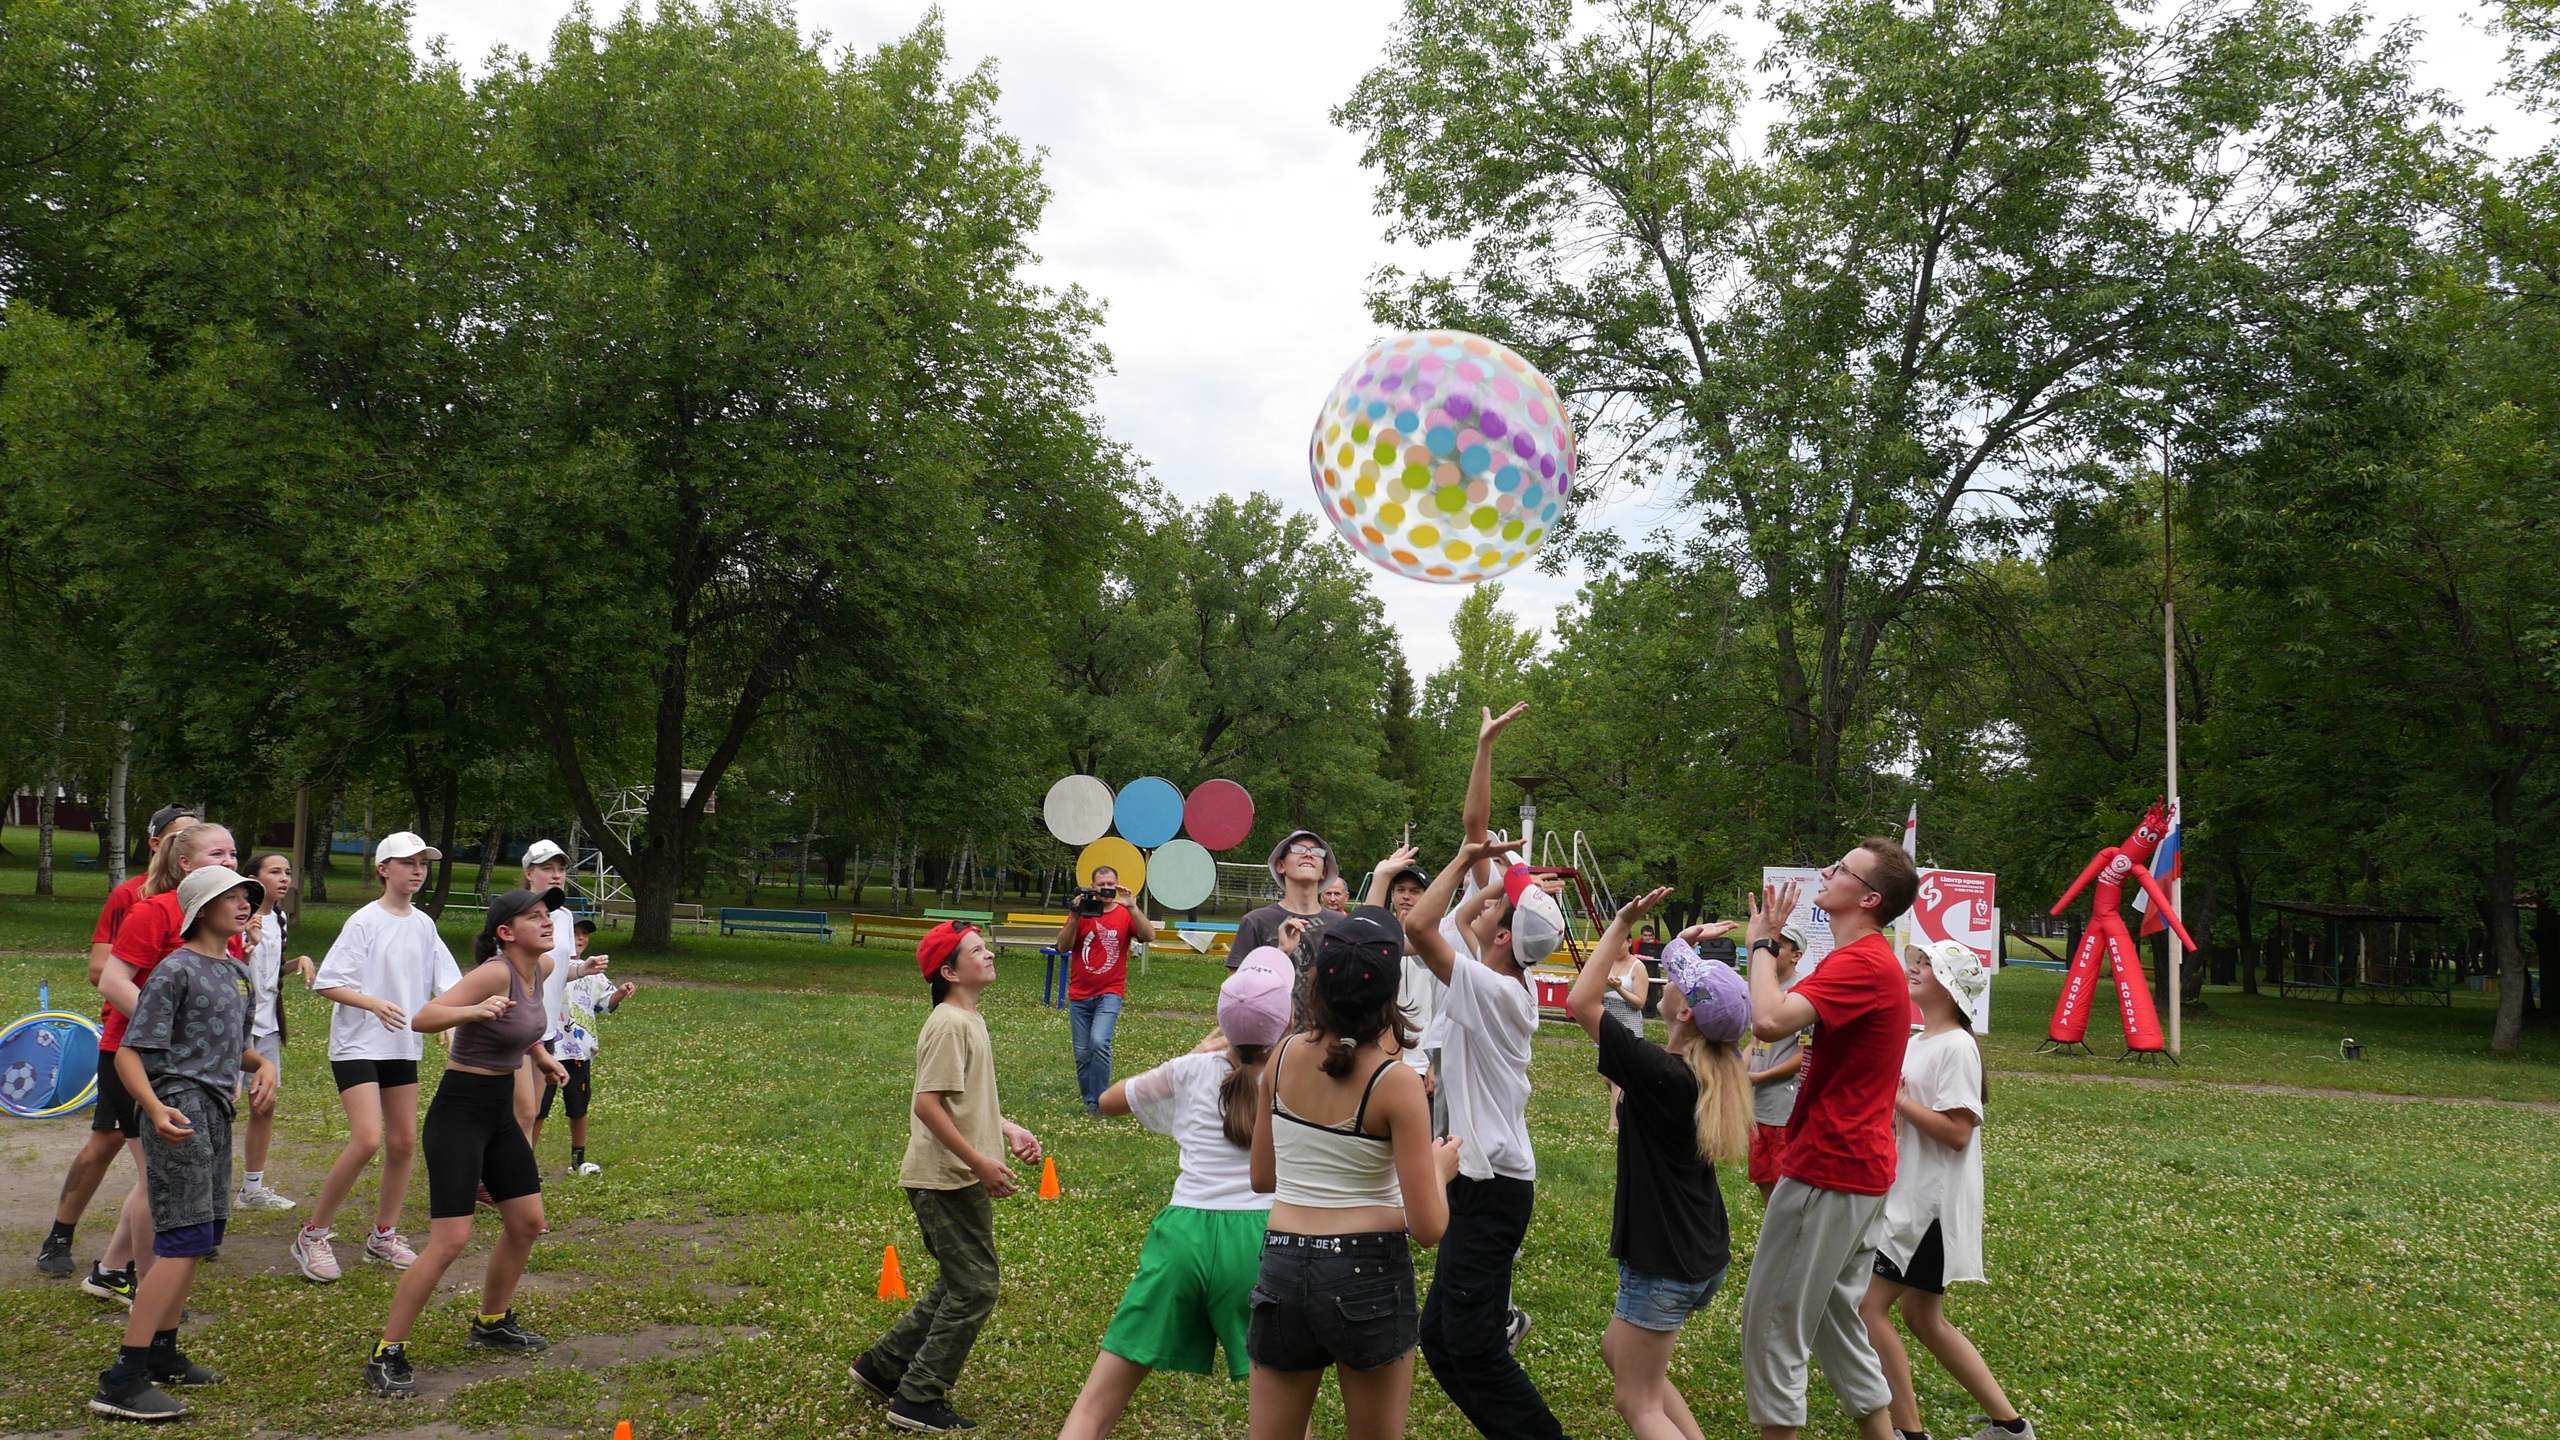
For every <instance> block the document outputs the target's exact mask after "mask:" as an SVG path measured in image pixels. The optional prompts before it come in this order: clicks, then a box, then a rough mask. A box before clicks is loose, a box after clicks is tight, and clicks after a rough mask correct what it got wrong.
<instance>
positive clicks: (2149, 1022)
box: [2045, 801, 2196, 1054]
mask: <svg viewBox="0 0 2560 1440" xmlns="http://www.w3.org/2000/svg"><path fill="white" fill-rule="evenodd" d="M2168 830H2169V819H2168V816H2167V814H2166V813H2164V812H2163V811H2162V809H2161V807H2160V804H2159V802H2157V801H2154V802H2153V803H2152V806H2151V808H2150V809H2149V810H2146V811H2144V812H2143V816H2142V820H2141V822H2140V823H2138V824H2136V825H2135V826H2134V827H2133V833H2132V834H2130V835H2128V836H2126V837H2125V839H2124V843H2123V844H2122V845H2110V846H2108V847H2107V848H2106V849H2104V850H2101V851H2099V852H2098V853H2097V854H2096V855H2095V856H2093V857H2091V859H2090V861H2089V868H2088V869H2086V870H2083V871H2081V872H2080V878H2079V879H2077V880H2074V881H2072V882H2071V888H2070V889H2068V890H2065V891H2064V892H2062V898H2061V899H2059V900H2056V901H2055V902H2053V913H2054V914H2056V915H2059V914H2061V913H2062V912H2063V909H2064V908H2065V907H2066V906H2068V905H2070V903H2071V902H2072V900H2073V899H2074V898H2075V897H2076V896H2078V895H2079V893H2080V888H2081V887H2082V886H2084V885H2086V884H2088V883H2089V882H2090V881H2091V880H2093V879H2094V880H2096V881H2097V882H2098V888H2097V890H2096V892H2095V893H2093V894H2092V895H2091V896H2090V897H2089V929H2088V932H2087V933H2086V934H2084V935H2082V936H2081V937H2080V948H2079V949H2078V950H2077V951H2075V952H2074V953H2073V954H2072V956H2071V974H2070V975H2069V976H2068V977H2067V978H2065V979H2064V981H2063V982H2062V998H2061V999H2060V1000H2058V1001H2056V1002H2054V1007H2053V1024H2052V1025H2051V1026H2050V1027H2048V1028H2047V1029H2046V1031H2045V1034H2046V1036H2047V1037H2048V1038H2049V1039H2050V1041H2051V1042H2052V1043H2053V1044H2057V1045H2078V1044H2081V1043H2083V1042H2084V1041H2085V1040H2086V1039H2087V1038H2088V1034H2089V1005H2090V1001H2091V1000H2092V999H2093V998H2095V995H2096V992H2097V989H2098V961H2099V960H2100V959H2101V958H2102V957H2103V958H2104V959H2106V960H2107V961H2108V962H2109V963H2110V964H2111V965H2112V966H2113V967H2114V971H2115V979H2116V1004H2117V1005H2118V1006H2119V1007H2121V1008H2122V1009H2123V1011H2124V1047H2125V1051H2126V1053H2128V1054H2132V1053H2136V1052H2142V1053H2157V1052H2160V1051H2164V1050H2166V1049H2168V1048H2169V1041H2168V1037H2167V1036H2165V1035H2163V1034H2161V1032H2160V1012H2159V1011H2158V1010H2157V1009H2155V1008H2153V1006H2152V1004H2151V986H2150V985H2149V984H2148V983H2146V982H2145V980H2144V979H2143V974H2142V952H2141V951H2140V950H2138V949H2136V948H2135V946H2134V942H2133V935H2132V932H2130V931H2128V930H2126V929H2125V925H2124V917H2123V916H2122V915H2119V914H2118V913H2116V912H2117V908H2118V907H2119V906H2120V905H2121V904H2122V903H2123V900H2124V884H2125V881H2126V880H2128V879H2130V880H2133V881H2135V882H2136V883H2138V884H2140V885H2141V886H2142V888H2143V890H2144V892H2145V893H2147V894H2149V895H2150V896H2151V903H2152V904H2154V905H2157V906H2159V907H2160V914H2161V917H2162V918H2163V919H2165V920H2167V921H2168V922H2169V928H2170V929H2172V930H2174V931H2176V932H2178V941H2179V943H2180V944H2183V945H2185V946H2186V947H2187V948H2188V949H2189V950H2193V949H2195V948H2196V942H2195V941H2193V940H2191V939H2189V938H2188V937H2187V927H2186V925H2185V924H2184V923H2182V922H2181V921H2180V920H2179V919H2178V912H2176V911H2175V910H2172V909H2170V908H2169V892H2168V891H2167V890H2165V889H2163V888H2162V887H2161V884H2160V882H2159V881H2158V880H2156V879H2154V878H2152V874H2151V855H2152V852H2153V851H2156V850H2158V849H2159V848H2160V842H2161V840H2162V839H2163V838H2164V837H2166V836H2167V834H2168Z"/></svg>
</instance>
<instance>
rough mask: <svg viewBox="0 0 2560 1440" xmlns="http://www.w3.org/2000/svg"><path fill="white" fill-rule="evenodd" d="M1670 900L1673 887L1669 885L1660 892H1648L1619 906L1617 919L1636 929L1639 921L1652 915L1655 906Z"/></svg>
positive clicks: (1629, 927)
mask: <svg viewBox="0 0 2560 1440" xmlns="http://www.w3.org/2000/svg"><path fill="white" fill-rule="evenodd" d="M1670 898H1671V887H1670V886H1668V885H1665V886H1663V887H1662V888H1661V889H1659V890H1651V891H1647V892H1646V893H1644V894H1642V895H1638V896H1636V897H1635V898H1634V899H1632V900H1629V901H1628V902H1627V903H1626V904H1624V905H1621V906H1619V907H1618V916H1617V918H1618V920H1619V922H1621V923H1623V924H1624V925H1625V926H1626V927H1627V928H1628V929H1630V930H1632V929H1634V928H1635V926H1636V922H1637V921H1639V920H1642V919H1643V918H1644V917H1646V916H1647V915H1650V914H1652V913H1653V908H1654V907H1655V906H1657V905H1659V904H1661V903H1662V902H1663V901H1665V900H1668V899H1670Z"/></svg>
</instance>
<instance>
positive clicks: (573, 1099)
mask: <svg viewBox="0 0 2560 1440" xmlns="http://www.w3.org/2000/svg"><path fill="white" fill-rule="evenodd" d="M588 1063H589V1062H587V1061H585V1060H563V1061H561V1062H560V1068H561V1069H563V1070H566V1071H568V1072H569V1084H568V1087H567V1091H566V1094H565V1096H564V1097H563V1103H562V1105H561V1107H560V1113H562V1114H564V1115H566V1116H568V1117H569V1118H570V1119H572V1120H584V1119H586V1118H587V1102H588V1101H589V1100H591V1099H593V1098H594V1096H595V1086H594V1082H592V1081H591V1080H589V1079H588V1077H587V1065H588ZM562 1094H563V1091H562V1087H560V1086H558V1085H545V1086H543V1087H542V1110H541V1113H539V1114H538V1115H536V1116H535V1117H534V1118H535V1119H537V1120H548V1119H550V1118H551V1097H553V1096H555V1095H562Z"/></svg>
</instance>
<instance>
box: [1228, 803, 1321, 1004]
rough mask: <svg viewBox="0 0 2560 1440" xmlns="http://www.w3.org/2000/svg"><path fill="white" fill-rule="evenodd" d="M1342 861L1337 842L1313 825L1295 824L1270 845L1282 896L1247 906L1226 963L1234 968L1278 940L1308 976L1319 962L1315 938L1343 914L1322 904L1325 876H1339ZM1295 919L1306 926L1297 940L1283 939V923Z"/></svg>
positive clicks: (1301, 973)
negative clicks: (1338, 859)
mask: <svg viewBox="0 0 2560 1440" xmlns="http://www.w3.org/2000/svg"><path fill="white" fill-rule="evenodd" d="M1341 875H1342V867H1341V865H1340V864H1339V863H1337V862H1336V861H1335V859H1334V857H1333V847H1332V846H1330V845H1327V844H1326V843H1324V837H1323V836H1321V835H1319V834H1317V833H1316V832H1314V831H1313V830H1292V831H1290V832H1289V833H1288V834H1287V835H1286V836H1284V837H1282V838H1281V841H1280V843H1279V844H1277V845H1274V846H1272V847H1271V876H1272V878H1273V879H1275V880H1278V881H1279V882H1280V898H1279V899H1278V900H1277V901H1275V902H1273V903H1272V904H1269V905H1265V906H1263V907H1262V908H1260V909H1258V910H1248V911H1246V912H1245V916H1244V918H1243V919H1241V920H1239V921H1237V922H1236V938H1235V942H1234V943H1233V944H1231V945H1229V946H1228V947H1227V968H1228V969H1230V970H1233V969H1234V968H1236V966H1238V965H1240V964H1242V963H1243V962H1244V957H1246V956H1247V955H1250V954H1252V953H1253V952H1254V951H1256V950H1258V949H1260V948H1262V947H1263V946H1265V945H1277V946H1279V948H1281V949H1283V950H1287V951H1290V952H1291V958H1292V959H1294V960H1295V961H1296V962H1297V966H1298V978H1300V979H1301V980H1303V979H1305V978H1306V974H1307V967H1309V966H1311V965H1313V964H1315V960H1316V942H1317V940H1318V938H1319V937H1320V936H1322V935H1323V933H1324V927H1325V926H1326V925H1327V924H1328V923H1330V922H1332V921H1335V920H1339V919H1341V918H1342V917H1341V916H1340V915H1337V914H1335V913H1334V912H1333V911H1331V910H1327V909H1326V908H1324V901H1323V899H1322V898H1321V897H1322V896H1323V894H1324V887H1325V884H1326V882H1328V881H1331V880H1336V879H1339V878H1341ZM1292 920H1295V921H1297V922H1298V923H1299V925H1301V926H1302V927H1304V928H1303V929H1302V930H1301V931H1300V932H1299V935H1298V940H1297V943H1296V944H1295V945H1282V944H1281V942H1280V927H1281V926H1283V925H1286V924H1288V923H1289V922H1290V921H1292Z"/></svg>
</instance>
